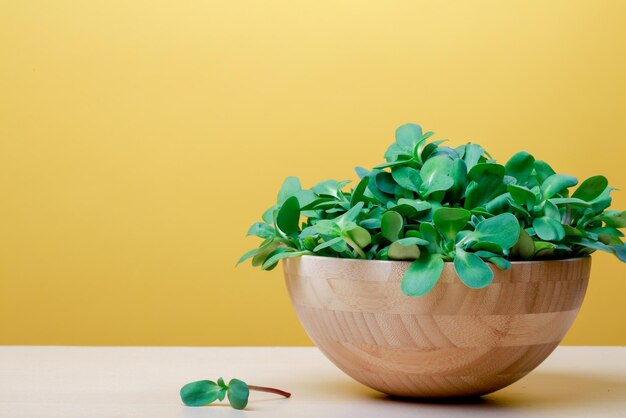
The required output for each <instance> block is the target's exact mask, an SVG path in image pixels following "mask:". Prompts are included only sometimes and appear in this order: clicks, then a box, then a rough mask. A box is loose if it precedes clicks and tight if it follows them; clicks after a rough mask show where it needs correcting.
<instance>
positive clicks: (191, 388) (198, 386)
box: [180, 380, 221, 406]
mask: <svg viewBox="0 0 626 418" xmlns="http://www.w3.org/2000/svg"><path fill="white" fill-rule="evenodd" d="M220 389H221V388H220V386H219V385H218V384H216V383H215V382H213V381H211V380H199V381H197V382H191V383H187V384H186V385H185V386H183V387H182V388H181V389H180V398H181V400H182V401H183V403H184V404H185V405H187V406H202V405H206V404H209V403H211V402H215V400H216V399H217V398H218V396H219V392H220Z"/></svg>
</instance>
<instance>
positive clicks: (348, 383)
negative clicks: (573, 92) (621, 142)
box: [0, 346, 626, 418]
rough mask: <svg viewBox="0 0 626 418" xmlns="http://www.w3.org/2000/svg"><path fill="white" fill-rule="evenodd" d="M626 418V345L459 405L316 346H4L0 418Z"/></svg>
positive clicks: (555, 359)
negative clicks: (242, 397)
mask: <svg viewBox="0 0 626 418" xmlns="http://www.w3.org/2000/svg"><path fill="white" fill-rule="evenodd" d="M220 376H223V377H224V378H225V379H226V380H227V381H228V379H230V378H232V377H237V378H239V379H242V380H244V381H246V382H247V383H249V384H254V385H261V386H274V387H277V388H280V389H284V390H287V391H290V392H292V393H293V396H292V397H291V398H290V399H284V398H281V397H278V396H275V395H272V394H266V393H259V392H252V393H251V396H250V402H249V404H248V408H247V409H246V410H244V411H237V410H234V409H232V408H230V407H229V406H227V404H223V403H222V404H214V405H211V406H206V407H199V408H192V407H186V406H184V405H183V404H182V403H181V402H180V398H179V389H180V387H181V386H182V385H183V384H185V383H188V382H191V381H194V380H201V379H210V380H216V379H217V378H218V377H220ZM245 416H248V417H255V418H256V417H259V418H262V417H272V418H280V417H289V418H296V417H315V418H325V417H346V418H368V417H372V418H374V417H376V418H380V417H384V418H392V417H412V418H415V417H457V416H458V417H489V416H497V417H568V418H571V417H626V347H559V348H558V349H557V350H556V351H555V352H554V353H553V354H552V355H551V356H550V357H549V358H548V359H547V360H546V361H545V362H544V363H543V364H542V365H541V366H539V367H538V368H537V369H536V370H535V371H534V372H532V373H531V374H530V375H528V376H527V377H525V378H524V379H522V380H520V381H518V382H517V383H515V384H513V385H511V386H509V387H508V388H505V389H502V390H500V391H498V392H495V393H493V394H491V395H487V396H485V397H483V398H478V399H476V400H473V401H464V402H459V403H416V402H408V401H404V400H399V399H394V398H390V397H387V396H385V395H383V394H380V393H378V392H376V391H374V390H371V389H368V388H366V387H365V386H362V385H361V384H359V383H357V382H355V381H353V380H351V379H350V378H349V377H347V376H346V375H344V374H343V373H342V372H341V371H339V370H338V369H337V368H335V366H333V365H332V364H331V363H330V362H329V361H328V360H326V358H325V357H324V356H323V355H322V354H321V353H320V352H319V351H318V350H317V349H316V348H313V347H254V348H252V347H184V348H183V347H20V346H4V347H0V417H2V418H5V417H6V418H21V417H29V418H31V417H32V418H35V417H37V418H40V417H52V418H55V417H59V418H60V417H63V418H72V417H80V418H90V417H95V418H97V417H103V418H104V417H106V418H114V417H120V418H121V417H123V418H130V417H150V418H159V417H167V418H174V417H183V418H199V417H245Z"/></svg>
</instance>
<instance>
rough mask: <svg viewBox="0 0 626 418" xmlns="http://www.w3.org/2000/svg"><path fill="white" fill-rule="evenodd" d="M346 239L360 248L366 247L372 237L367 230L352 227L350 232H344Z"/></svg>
mask: <svg viewBox="0 0 626 418" xmlns="http://www.w3.org/2000/svg"><path fill="white" fill-rule="evenodd" d="M345 233H346V234H347V235H348V237H349V238H350V239H351V240H352V241H354V242H355V243H356V245H358V246H359V247H360V248H364V247H367V246H368V245H370V243H371V242H372V236H371V235H370V233H369V232H367V229H365V228H362V227H360V226H354V227H352V228H351V229H350V230H348V231H345Z"/></svg>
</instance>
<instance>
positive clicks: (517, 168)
mask: <svg viewBox="0 0 626 418" xmlns="http://www.w3.org/2000/svg"><path fill="white" fill-rule="evenodd" d="M534 167H535V157H533V156H532V155H530V154H529V153H527V152H526V151H520V152H518V153H517V154H515V155H513V156H512V157H511V159H510V160H509V161H507V163H506V164H505V165H504V173H505V174H506V175H507V176H511V177H515V179H516V180H517V184H518V185H523V184H526V183H527V182H528V180H530V178H531V175H532V172H533V168H534Z"/></svg>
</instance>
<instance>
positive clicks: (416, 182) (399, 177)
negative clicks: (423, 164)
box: [391, 167, 422, 193]
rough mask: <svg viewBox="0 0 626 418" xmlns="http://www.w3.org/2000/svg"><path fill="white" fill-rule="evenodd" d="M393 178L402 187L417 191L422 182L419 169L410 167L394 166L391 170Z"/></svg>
mask: <svg viewBox="0 0 626 418" xmlns="http://www.w3.org/2000/svg"><path fill="white" fill-rule="evenodd" d="M391 175H392V177H393V179H394V180H395V181H396V182H397V183H398V184H399V185H400V186H402V187H404V188H405V189H407V190H411V191H413V192H416V193H417V192H419V187H420V185H421V184H422V179H421V177H420V173H419V171H417V170H416V169H414V168H411V167H400V168H396V169H394V170H393V171H392V172H391Z"/></svg>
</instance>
